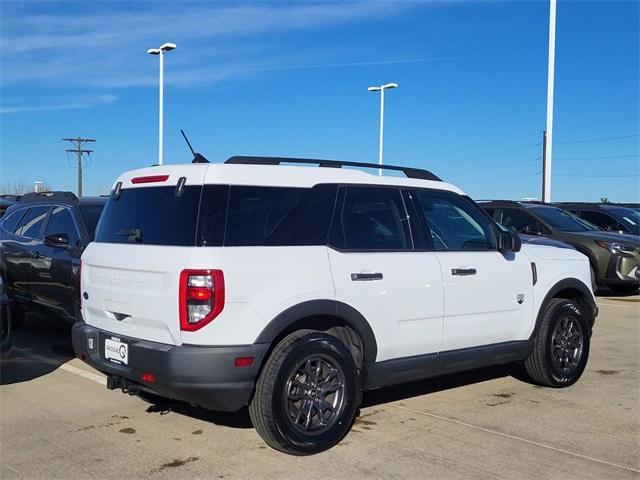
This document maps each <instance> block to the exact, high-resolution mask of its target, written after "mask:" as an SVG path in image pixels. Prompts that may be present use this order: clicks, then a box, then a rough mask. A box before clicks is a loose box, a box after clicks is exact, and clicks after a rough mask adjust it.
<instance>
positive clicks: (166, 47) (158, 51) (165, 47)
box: [147, 43, 176, 165]
mask: <svg viewBox="0 0 640 480" xmlns="http://www.w3.org/2000/svg"><path fill="white" fill-rule="evenodd" d="M174 48H176V44H175V43H163V44H162V45H160V48H150V49H149V50H147V53H148V54H149V55H158V56H160V91H159V100H158V103H159V109H158V110H159V111H158V164H159V165H162V135H163V130H164V127H163V110H164V52H169V51H171V50H173V49H174Z"/></svg>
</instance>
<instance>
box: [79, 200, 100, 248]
mask: <svg viewBox="0 0 640 480" xmlns="http://www.w3.org/2000/svg"><path fill="white" fill-rule="evenodd" d="M103 208H104V205H80V214H81V215H82V219H83V220H84V224H85V225H86V227H87V233H88V234H89V238H90V239H91V241H93V239H94V238H95V236H96V226H97V225H98V220H99V219H100V214H101V213H102V209H103Z"/></svg>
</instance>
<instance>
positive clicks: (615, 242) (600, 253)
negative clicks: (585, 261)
mask: <svg viewBox="0 0 640 480" xmlns="http://www.w3.org/2000/svg"><path fill="white" fill-rule="evenodd" d="M480 205H481V206H482V207H483V208H484V209H485V210H486V211H487V212H488V213H489V214H490V215H491V216H492V217H493V218H494V219H495V220H496V221H498V222H499V223H501V224H502V225H504V226H505V227H507V228H509V229H510V230H513V231H517V232H520V233H525V234H528V235H540V236H545V237H550V238H553V239H555V240H560V241H562V242H566V243H568V244H570V245H572V246H573V247H574V248H575V249H576V250H578V251H579V252H581V253H583V254H584V255H586V256H587V257H588V258H589V263H590V264H591V281H592V283H593V289H594V291H595V290H596V288H597V287H603V286H607V287H610V288H612V289H613V290H616V291H618V292H621V293H630V292H633V291H635V290H636V289H637V288H638V286H639V285H640V236H637V235H626V234H620V233H612V232H605V231H602V230H594V229H592V227H590V226H589V223H587V222H584V221H582V220H581V219H580V218H579V217H576V216H575V215H574V214H572V213H571V212H568V211H566V210H563V209H561V208H559V207H557V206H554V205H548V204H540V203H527V202H514V201H509V200H495V201H490V202H482V203H480ZM593 228H595V227H593Z"/></svg>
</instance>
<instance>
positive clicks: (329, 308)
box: [73, 157, 597, 455]
mask: <svg viewBox="0 0 640 480" xmlns="http://www.w3.org/2000/svg"><path fill="white" fill-rule="evenodd" d="M285 163H286V164H287V165H284V164H285ZM292 163H297V164H303V165H298V166H294V165H291V164H292ZM304 164H315V165H318V166H319V167H313V166H310V165H304ZM344 166H361V167H368V168H371V167H375V168H377V165H371V164H354V163H350V162H335V161H324V160H304V159H279V158H260V157H259V158H253V157H233V158H231V159H229V160H228V161H227V162H226V163H225V164H187V165H171V166H169V165H165V166H154V167H150V168H145V169H141V170H135V171H131V172H128V173H125V174H123V175H122V176H121V177H120V178H119V179H118V180H117V182H116V184H115V185H114V188H113V190H112V192H111V196H110V198H109V201H108V203H107V205H106V207H105V209H104V212H103V214H102V217H101V220H100V223H99V225H98V229H97V233H96V239H95V242H93V243H91V244H90V245H89V246H88V248H87V249H86V250H85V252H84V254H83V256H82V274H81V277H82V286H81V291H82V318H83V322H78V323H76V325H75V326H74V328H73V346H74V349H75V351H76V354H77V355H78V356H79V357H80V358H81V359H82V360H84V361H86V362H87V363H89V364H90V365H92V366H94V367H95V368H97V369H98V370H100V371H102V372H104V373H106V374H107V375H108V383H107V385H108V387H109V388H111V389H113V388H121V389H122V390H123V391H128V392H129V393H142V394H144V393H155V394H159V395H161V396H165V397H170V398H173V399H179V400H184V401H187V402H190V403H192V404H196V405H200V406H202V407H205V408H210V409H215V410H227V411H234V410H238V409H240V408H242V407H244V406H246V405H248V406H249V413H250V415H251V419H252V421H253V424H254V425H255V427H256V429H257V431H258V433H259V434H260V435H261V436H262V437H263V439H264V440H265V441H266V442H267V443H268V444H269V445H270V446H272V447H273V448H276V449H278V450H281V451H284V452H288V453H292V454H297V455H303V454H311V453H316V452H319V451H322V450H325V449H327V448H329V447H331V446H333V445H334V444H336V443H337V442H338V441H340V439H341V438H342V437H343V436H344V435H345V434H346V432H347V431H348V430H349V428H350V426H351V424H352V422H353V420H354V416H355V413H356V409H357V407H358V405H359V402H360V399H361V396H362V392H363V391H365V390H370V389H373V388H377V387H381V386H386V385H393V384H399V383H403V382H408V381H412V380H418V379H424V378H428V377H433V376H436V375H442V374H446V373H451V372H455V371H461V370H468V369H473V368H478V367H482V366H486V365H492V364H505V363H510V362H521V363H523V364H524V366H525V368H526V371H527V372H528V374H529V376H530V377H531V379H532V380H533V381H535V382H537V383H538V384H541V385H547V386H550V387H564V386H568V385H571V384H573V383H574V382H576V381H577V380H578V378H579V377H580V375H581V374H582V372H583V370H584V368H585V365H586V362H587V357H588V355H589V341H590V336H591V330H592V327H593V323H594V319H595V316H596V312H597V310H596V305H595V301H594V297H593V293H592V291H591V280H590V270H589V261H588V260H587V258H586V257H585V256H583V255H582V254H580V253H578V252H577V251H574V250H570V249H561V248H555V247H549V246H542V245H525V246H524V247H522V248H521V243H520V240H519V238H518V237H517V235H515V234H512V233H511V232H509V231H506V230H505V229H503V228H501V227H500V226H499V225H498V224H496V223H495V222H494V221H493V220H492V219H491V218H490V217H489V216H487V214H486V213H484V211H483V210H482V209H481V208H479V207H478V206H477V205H476V204H475V203H474V202H473V201H472V200H471V199H469V198H468V197H467V196H465V195H464V193H463V192H461V191H460V190H459V189H458V188H456V187H455V186H453V185H450V184H448V183H445V182H443V181H441V180H440V179H439V178H437V177H436V176H435V175H433V174H432V173H430V172H428V171H425V170H417V169H412V168H403V167H391V166H387V167H384V168H385V169H386V170H390V171H393V173H395V174H396V175H388V176H376V175H371V174H369V173H365V172H364V171H362V170H358V169H345V168H341V167H344ZM398 173H404V174H405V177H406V178H404V177H400V176H398V175H397V174H398Z"/></svg>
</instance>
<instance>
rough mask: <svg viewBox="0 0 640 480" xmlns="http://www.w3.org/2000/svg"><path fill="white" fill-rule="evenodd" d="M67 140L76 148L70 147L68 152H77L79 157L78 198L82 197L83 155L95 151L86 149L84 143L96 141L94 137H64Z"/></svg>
mask: <svg viewBox="0 0 640 480" xmlns="http://www.w3.org/2000/svg"><path fill="white" fill-rule="evenodd" d="M62 140H64V141H65V142H71V143H73V144H74V145H75V147H76V148H68V149H67V150H66V151H67V152H75V154H76V156H77V157H78V198H80V197H82V155H83V154H85V153H86V154H89V153H93V150H85V149H83V148H82V145H84V144H85V143H89V142H95V140H94V139H93V138H80V137H78V138H63V139H62Z"/></svg>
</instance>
